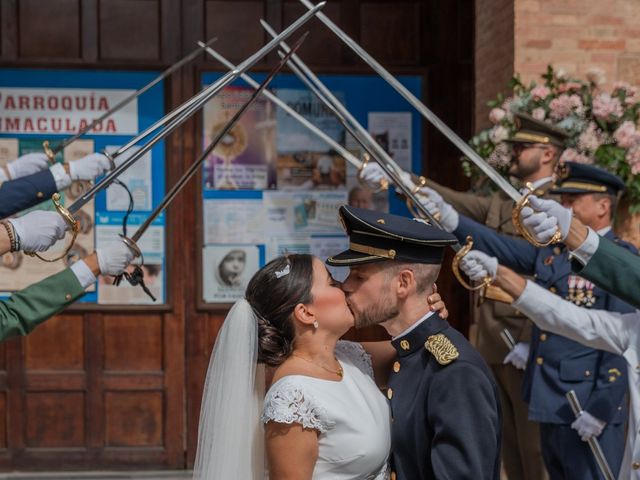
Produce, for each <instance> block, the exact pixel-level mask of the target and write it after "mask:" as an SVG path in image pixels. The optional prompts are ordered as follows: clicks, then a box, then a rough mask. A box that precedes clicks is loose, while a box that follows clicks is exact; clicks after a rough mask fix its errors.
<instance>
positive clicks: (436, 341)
mask: <svg viewBox="0 0 640 480" xmlns="http://www.w3.org/2000/svg"><path fill="white" fill-rule="evenodd" d="M424 348H426V349H427V350H429V352H430V353H431V355H433V357H434V358H435V359H436V361H437V362H438V363H439V364H440V365H448V364H450V363H451V362H453V361H454V360H455V359H456V358H458V357H459V356H460V353H459V352H458V349H457V348H456V346H455V345H454V344H453V343H452V342H451V340H449V339H448V338H447V337H446V336H445V335H443V334H442V333H438V334H437V335H431V336H430V337H429V338H427V341H426V342H424Z"/></svg>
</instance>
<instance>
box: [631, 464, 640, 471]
mask: <svg viewBox="0 0 640 480" xmlns="http://www.w3.org/2000/svg"><path fill="white" fill-rule="evenodd" d="M631 466H632V467H633V469H634V470H640V462H633V465H631Z"/></svg>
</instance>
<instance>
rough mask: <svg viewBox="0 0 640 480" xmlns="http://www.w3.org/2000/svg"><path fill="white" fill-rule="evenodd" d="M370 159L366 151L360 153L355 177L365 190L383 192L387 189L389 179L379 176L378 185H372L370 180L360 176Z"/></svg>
mask: <svg viewBox="0 0 640 480" xmlns="http://www.w3.org/2000/svg"><path fill="white" fill-rule="evenodd" d="M370 160H371V157H370V156H369V154H368V153H365V154H364V155H362V163H361V164H360V167H359V168H358V173H357V174H356V178H357V179H358V182H360V185H362V186H363V187H364V188H366V189H367V190H370V191H371V192H372V193H379V192H384V191H385V190H388V189H389V180H387V179H386V178H384V177H383V178H381V179H380V181H379V182H378V185H372V184H371V183H370V182H368V181H367V180H365V179H364V178H363V177H362V174H363V172H364V169H365V168H367V165H369V161H370Z"/></svg>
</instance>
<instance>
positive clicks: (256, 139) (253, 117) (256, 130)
mask: <svg viewBox="0 0 640 480" xmlns="http://www.w3.org/2000/svg"><path fill="white" fill-rule="evenodd" d="M253 91H254V90H253V89H252V88H248V87H237V86H230V87H225V88H224V89H223V90H222V92H220V93H219V94H218V95H216V96H215V97H214V98H213V99H212V100H210V101H209V102H208V103H207V104H206V105H205V107H204V113H203V115H204V121H203V122H204V125H203V127H204V132H203V134H204V135H203V137H204V138H203V148H206V147H207V146H208V145H209V144H210V143H211V141H212V139H213V138H214V137H215V136H216V135H217V134H218V133H219V132H220V130H221V129H222V128H223V127H224V126H225V124H226V123H227V122H228V120H229V119H230V118H231V117H232V116H233V114H234V113H236V112H237V111H238V110H239V109H240V107H242V105H243V104H244V103H246V102H247V101H248V100H249V98H250V97H251V94H252V93H253ZM275 110H276V109H275V106H274V105H273V104H272V103H271V102H270V101H269V100H267V99H266V98H264V97H261V98H258V99H257V100H256V101H255V102H254V103H253V105H251V106H250V107H249V109H248V110H247V111H246V112H245V113H244V114H243V115H242V117H241V118H240V120H239V121H238V122H237V123H236V124H235V126H234V127H232V129H231V130H230V131H229V132H228V133H227V134H226V135H225V136H224V138H223V139H222V141H221V142H220V144H218V146H217V147H216V148H215V150H214V151H213V152H212V153H211V155H210V156H209V158H207V160H206V162H205V165H204V167H203V169H204V172H203V176H204V188H205V189H217V190H263V189H268V188H276V181H277V180H276V157H277V152H276V112H275Z"/></svg>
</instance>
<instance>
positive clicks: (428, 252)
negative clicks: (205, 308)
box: [194, 206, 501, 480]
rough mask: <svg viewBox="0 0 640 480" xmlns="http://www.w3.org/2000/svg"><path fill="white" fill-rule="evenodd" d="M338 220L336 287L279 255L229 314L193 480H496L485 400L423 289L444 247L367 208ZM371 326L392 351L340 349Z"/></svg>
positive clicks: (309, 263)
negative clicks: (342, 273) (342, 243)
mask: <svg viewBox="0 0 640 480" xmlns="http://www.w3.org/2000/svg"><path fill="white" fill-rule="evenodd" d="M340 218H341V221H342V223H343V225H344V227H345V229H346V231H347V234H348V235H349V249H348V250H346V251H344V252H342V253H340V254H338V255H336V256H334V257H331V258H329V259H328V260H327V263H328V264H329V265H334V266H344V267H349V268H350V272H349V276H348V277H347V279H346V280H345V281H344V282H343V283H342V284H340V283H339V282H336V281H335V280H334V279H333V278H332V277H331V275H330V274H329V272H328V271H327V269H326V267H325V266H324V264H323V263H322V261H321V260H319V259H318V258H315V257H313V256H311V255H301V254H296V255H293V254H292V255H285V256H282V257H279V258H276V259H275V260H273V261H271V262H270V263H268V264H267V265H266V266H265V267H263V268H262V269H261V270H259V271H258V272H257V273H256V274H255V275H254V276H253V278H252V279H251V281H250V282H249V284H248V286H247V289H246V293H245V298H244V299H242V300H240V301H238V302H236V304H234V306H233V307H232V309H231V310H230V312H229V314H228V316H227V318H226V320H225V322H224V325H223V327H222V329H221V331H220V333H219V335H218V338H217V340H216V344H215V347H214V351H213V354H212V357H211V362H210V365H209V370H208V372H207V379H206V382H205V388H204V396H203V401H202V410H201V416H200V427H199V441H198V452H197V456H196V465H195V469H194V478H195V479H197V480H205V479H206V480H211V479H234V480H235V479H238V480H258V479H263V478H270V479H272V480H285V479H286V480H293V479H296V480H297V479H316V480H328V479H344V480H346V479H371V480H373V479H376V480H378V479H380V480H381V479H398V480H423V479H436V478H438V479H444V478H448V479H456V480H462V479H492V480H497V479H498V478H499V475H500V454H499V452H500V422H501V418H500V406H499V400H498V392H497V389H496V386H495V383H494V380H493V378H492V376H491V373H490V372H489V369H488V367H487V366H486V364H485V363H484V361H483V360H482V359H481V357H480V355H479V354H478V353H477V352H476V351H475V349H474V348H473V347H472V346H471V345H470V344H469V342H468V341H467V340H466V339H465V338H464V337H463V336H462V334H460V333H459V332H458V331H457V330H455V329H454V328H452V327H451V326H450V325H449V324H448V323H447V321H446V320H445V318H446V316H447V312H446V308H445V307H444V304H443V303H442V302H441V301H440V297H439V295H437V292H436V290H435V281H436V279H437V277H438V274H439V271H440V266H441V263H442V260H443V255H444V249H445V248H446V247H447V246H448V245H451V244H454V243H456V242H457V240H456V238H455V237H454V236H453V235H451V234H448V233H446V232H444V231H442V230H439V229H437V228H434V227H432V226H429V225H426V224H425V223H423V222H419V221H413V220H410V219H407V218H404V217H399V216H395V215H390V214H384V213H380V212H375V211H371V210H363V209H358V208H353V207H347V206H343V207H341V208H340ZM430 294H431V295H430ZM375 324H379V325H382V326H383V327H384V328H385V329H386V330H387V332H388V333H389V334H390V335H391V337H392V340H391V341H382V342H360V343H357V342H347V341H342V340H340V338H341V337H342V336H343V335H344V334H345V333H346V332H347V331H348V330H349V329H350V328H351V327H353V326H354V325H355V327H356V328H361V327H365V326H369V325H375ZM265 367H270V368H271V369H272V370H273V376H272V378H271V380H270V387H269V389H268V391H267V392H266V394H265V392H264V388H265Z"/></svg>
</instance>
